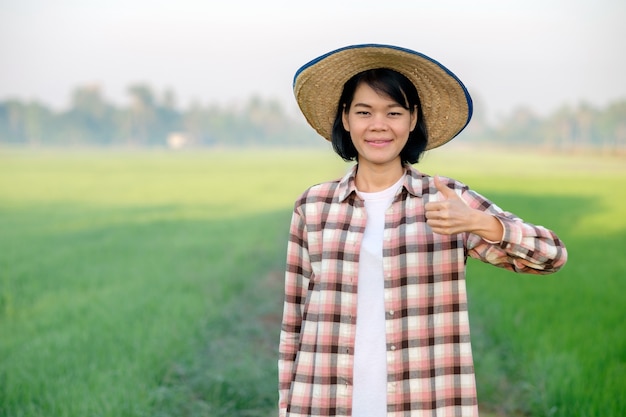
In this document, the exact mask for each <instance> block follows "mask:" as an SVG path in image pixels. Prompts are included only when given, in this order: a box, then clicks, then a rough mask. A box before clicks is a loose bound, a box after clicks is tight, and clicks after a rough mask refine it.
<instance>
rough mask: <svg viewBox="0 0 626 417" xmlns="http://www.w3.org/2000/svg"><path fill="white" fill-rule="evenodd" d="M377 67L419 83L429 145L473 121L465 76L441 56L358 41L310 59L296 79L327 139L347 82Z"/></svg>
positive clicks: (302, 101) (303, 105)
mask: <svg viewBox="0 0 626 417" xmlns="http://www.w3.org/2000/svg"><path fill="white" fill-rule="evenodd" d="M375 68H388V69H392V70H395V71H397V72H399V73H401V74H403V75H404V76H406V77H407V78H408V79H409V80H410V81H411V82H412V83H413V84H414V85H415V87H416V88H417V91H418V93H419V96H420V100H421V103H422V112H423V114H424V121H425V123H426V128H427V129H428V145H427V146H426V149H433V148H436V147H438V146H441V145H443V144H444V143H446V142H448V141H450V140H451V139H452V138H454V137H455V136H456V135H458V134H459V133H460V132H461V130H463V128H465V126H467V124H468V123H469V121H470V119H471V117H472V99H471V97H470V95H469V93H468V91H467V89H466V88H465V86H464V85H463V83H462V82H461V80H459V79H458V78H457V77H456V76H455V75H454V74H453V73H452V72H450V70H448V69H447V68H446V67H444V66H443V65H441V64H440V63H439V62H437V61H435V60H433V59H431V58H429V57H427V56H426V55H423V54H421V53H419V52H415V51H412V50H410V49H405V48H400V47H397V46H391V45H377V44H365V45H353V46H347V47H344V48H341V49H337V50H334V51H331V52H329V53H327V54H325V55H322V56H320V57H319V58H316V59H314V60H312V61H311V62H309V63H307V64H305V65H304V66H302V67H301V68H300V69H299V70H298V71H297V72H296V75H295V77H294V80H293V92H294V95H295V96H296V101H297V102H298V106H300V110H302V113H303V114H304V117H305V118H306V120H307V121H308V122H309V124H310V125H311V126H312V127H313V128H314V129H315V130H316V131H317V132H318V133H319V134H320V135H322V136H323V137H324V138H326V140H331V132H332V127H333V122H334V120H335V116H336V114H337V106H338V105H339V98H340V96H341V93H342V91H343V85H344V84H345V83H346V81H348V80H349V79H350V78H352V77H353V76H354V75H356V74H358V73H360V72H362V71H365V70H369V69H375Z"/></svg>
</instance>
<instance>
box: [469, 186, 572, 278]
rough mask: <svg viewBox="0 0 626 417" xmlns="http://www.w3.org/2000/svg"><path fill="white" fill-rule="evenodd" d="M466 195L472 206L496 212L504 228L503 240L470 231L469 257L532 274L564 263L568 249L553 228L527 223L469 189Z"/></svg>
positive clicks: (494, 213) (558, 266)
mask: <svg viewBox="0 0 626 417" xmlns="http://www.w3.org/2000/svg"><path fill="white" fill-rule="evenodd" d="M463 198H464V199H465V201H466V202H467V203H468V204H469V205H470V206H471V207H474V208H477V209H479V210H484V211H487V212H489V213H491V214H493V215H494V216H495V217H496V218H497V219H498V220H500V222H501V223H502V226H503V228H504V233H503V237H502V240H501V241H500V242H498V243H493V242H488V241H486V240H484V239H482V238H481V237H480V236H477V235H475V234H469V235H468V238H467V248H468V255H469V256H471V257H473V258H476V259H480V260H481V261H483V262H488V263H490V264H492V265H495V266H498V267H501V268H505V269H508V270H510V271H514V272H521V273H529V274H549V273H553V272H556V271H558V270H559V269H561V267H562V266H563V265H565V263H566V261H567V249H566V248H565V245H564V244H563V242H562V241H561V240H560V239H559V237H558V236H557V235H556V234H555V233H554V232H553V231H551V230H549V229H547V228H545V227H543V226H538V225H534V224H530V223H528V222H525V221H523V220H522V219H521V218H519V217H518V216H516V215H514V214H512V213H509V212H505V211H503V210H502V209H501V208H500V207H498V206H497V205H495V204H494V203H492V202H491V201H489V200H487V199H486V198H485V197H483V196H481V195H480V194H478V193H476V192H474V191H471V190H469V189H467V188H466V189H465V190H464V192H463Z"/></svg>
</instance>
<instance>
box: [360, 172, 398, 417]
mask: <svg viewBox="0 0 626 417" xmlns="http://www.w3.org/2000/svg"><path fill="white" fill-rule="evenodd" d="M403 179H404V177H402V178H400V179H399V180H398V182H397V183H395V184H394V185H392V186H391V187H389V188H387V189H386V190H383V191H379V192H375V193H364V192H361V191H357V194H358V195H359V196H360V197H361V198H362V199H363V200H364V201H365V210H366V212H367V224H366V226H365V233H364V234H363V241H362V243H361V252H360V256H359V282H358V294H357V322H356V340H355V347H354V378H353V395H352V416H353V417H384V416H386V415H387V345H386V337H385V300H384V288H385V280H384V277H383V235H384V231H385V211H387V209H388V208H389V207H390V206H391V203H392V201H393V198H394V197H395V195H396V192H397V191H398V189H399V188H400V186H401V185H402V180H403Z"/></svg>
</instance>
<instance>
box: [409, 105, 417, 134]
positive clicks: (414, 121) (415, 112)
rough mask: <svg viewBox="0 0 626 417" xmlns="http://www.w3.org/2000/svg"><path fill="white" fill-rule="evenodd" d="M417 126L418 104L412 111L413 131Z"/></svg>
mask: <svg viewBox="0 0 626 417" xmlns="http://www.w3.org/2000/svg"><path fill="white" fill-rule="evenodd" d="M415 126H417V106H415V107H414V108H413V111H412V112H411V129H410V130H411V132H412V131H413V130H415Z"/></svg>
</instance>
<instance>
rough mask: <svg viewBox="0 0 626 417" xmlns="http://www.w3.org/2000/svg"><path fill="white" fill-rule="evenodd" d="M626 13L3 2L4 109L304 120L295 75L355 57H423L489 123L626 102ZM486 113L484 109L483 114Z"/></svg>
mask: <svg viewBox="0 0 626 417" xmlns="http://www.w3.org/2000/svg"><path fill="white" fill-rule="evenodd" d="M624 21H626V1H623V0H511V1H504V0H475V1H471V0H430V1H421V0H409V1H405V0H393V1H381V0H376V1H370V0H362V1H353V0H315V1H308V2H298V1H296V0H291V1H289V0H265V1H257V0H227V1H212V0H197V1H194V0H176V1H171V0H170V1H163V0H0V100H6V99H8V98H18V99H20V100H31V99H37V100H40V101H43V102H44V103H46V104H49V105H52V106H55V107H57V108H63V107H65V106H67V105H68V104H69V99H70V95H71V92H72V90H73V89H74V88H75V87H77V86H79V85H86V84H93V83H96V84H99V85H100V87H101V88H102V90H103V92H104V95H105V97H106V98H107V99H109V100H111V101H113V102H115V103H120V104H121V103H124V100H125V99H126V89H127V87H128V86H129V85H130V84H132V83H137V82H145V83H147V84H149V85H150V86H152V88H153V89H154V90H155V92H157V93H162V92H163V91H164V90H165V89H168V88H169V89H171V90H173V91H174V92H175V93H176V96H177V98H178V100H177V101H178V104H179V106H180V107H186V106H187V105H189V104H190V102H191V101H192V100H197V101H199V102H202V103H220V104H230V103H233V102H235V101H241V100H246V99H247V98H249V97H250V96H251V95H252V94H257V95H260V96H262V97H265V98H278V99H280V100H282V101H284V103H285V104H286V106H287V107H288V108H292V107H294V106H295V103H294V100H293V98H292V93H291V85H292V79H293V75H294V73H295V71H296V70H297V69H298V68H299V67H300V66H301V65H302V64H304V63H305V62H307V61H309V60H311V59H313V58H315V57H317V56H318V55H321V54H323V53H325V52H328V51H330V50H332V49H335V48H339V47H342V46H346V45H349V44H354V43H390V44H395V45H399V46H403V47H407V48H410V49H414V50H417V51H419V52H422V53H425V54H426V55H429V56H431V57H432V58H434V59H436V60H438V61H439V62H441V63H442V64H444V65H445V66H447V67H448V68H449V69H450V70H451V71H452V72H454V73H455V74H456V75H457V76H459V78H460V79H461V80H462V81H463V82H464V83H465V84H466V86H467V87H468V89H469V90H470V92H471V93H472V95H473V97H474V99H475V101H477V104H478V107H479V108H480V109H481V111H482V112H483V113H484V114H487V115H489V117H490V118H493V117H497V116H499V115H505V114H508V113H509V112H510V111H511V109H512V108H514V107H516V106H520V105H524V106H527V107H530V108H532V109H534V110H535V111H537V112H538V113H540V114H546V113H547V112H550V111H553V110H555V109H556V108H557V107H559V106H560V105H562V104H570V105H575V104H577V103H579V102H580V101H582V100H585V101H587V102H590V103H591V104H593V105H596V106H605V105H607V104H608V103H610V102H611V101H615V100H617V99H624V98H626V81H625V80H624V74H626V52H625V51H626V46H625V43H626V24H624ZM477 110H478V109H477Z"/></svg>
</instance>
